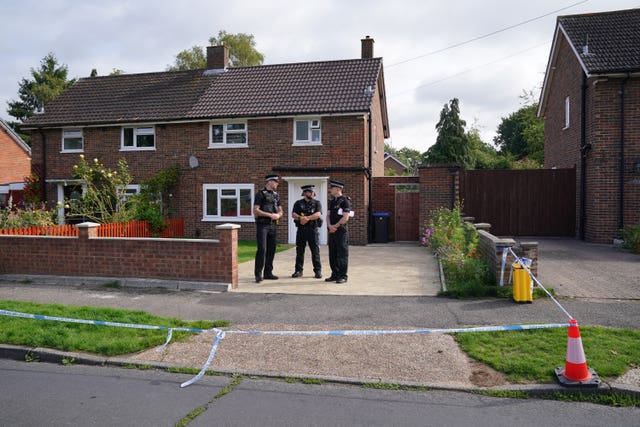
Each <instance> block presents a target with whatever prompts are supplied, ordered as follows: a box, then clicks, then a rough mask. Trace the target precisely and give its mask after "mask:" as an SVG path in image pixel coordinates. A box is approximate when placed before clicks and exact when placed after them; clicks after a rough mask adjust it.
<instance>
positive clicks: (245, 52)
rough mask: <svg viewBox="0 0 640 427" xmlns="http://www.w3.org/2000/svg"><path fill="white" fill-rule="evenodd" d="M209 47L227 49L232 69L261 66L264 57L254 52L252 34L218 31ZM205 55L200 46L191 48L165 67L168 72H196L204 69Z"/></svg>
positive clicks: (205, 63) (180, 53)
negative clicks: (222, 46) (223, 47)
mask: <svg viewBox="0 0 640 427" xmlns="http://www.w3.org/2000/svg"><path fill="white" fill-rule="evenodd" d="M209 43H210V44H211V46H221V45H224V46H226V47H227V48H228V49H229V65H230V66H232V67H252V66H256V65H262V63H263V61H264V55H263V54H261V53H260V52H258V51H257V50H256V42H255V40H254V39H253V35H252V34H246V33H237V34H232V33H227V32H226V31H224V30H222V31H218V35H217V36H211V37H209ZM206 65H207V55H206V52H205V49H204V48H203V47H201V46H197V45H196V46H193V47H191V48H190V49H185V50H183V51H180V52H179V53H178V54H177V55H176V59H175V62H174V64H173V65H170V66H168V67H167V70H168V71H182V70H197V69H202V68H206Z"/></svg>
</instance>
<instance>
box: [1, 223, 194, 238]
mask: <svg viewBox="0 0 640 427" xmlns="http://www.w3.org/2000/svg"><path fill="white" fill-rule="evenodd" d="M96 230H97V235H98V237H152V236H151V231H150V227H149V223H148V222H147V221H130V222H128V223H111V224H102V225H100V227H98V228H97V229H96ZM1 234H6V235H14V236H66V237H72V236H77V235H78V229H77V228H76V226H75V225H73V224H66V225H46V226H30V227H23V228H5V229H2V228H0V235H1ZM160 237H165V238H167V237H176V238H179V237H184V219H182V218H176V219H173V218H172V219H168V220H167V228H166V229H165V230H164V231H163V232H162V233H161V234H160Z"/></svg>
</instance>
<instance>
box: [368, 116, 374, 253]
mask: <svg viewBox="0 0 640 427" xmlns="http://www.w3.org/2000/svg"><path fill="white" fill-rule="evenodd" d="M372 117H373V115H372V114H371V108H369V115H368V120H367V121H368V122H369V126H368V127H369V173H368V174H367V175H368V176H367V180H368V185H369V200H368V203H369V206H368V209H367V210H368V212H367V214H368V215H367V219H368V224H369V227H367V229H368V233H367V236H368V237H367V241H368V242H369V243H371V242H372V235H373V221H371V215H372V214H373V212H372V208H371V206H372V203H373V180H372V179H371V176H372V175H373V158H372V157H373V141H372V140H371V137H372V135H373V132H372V124H371V118H372Z"/></svg>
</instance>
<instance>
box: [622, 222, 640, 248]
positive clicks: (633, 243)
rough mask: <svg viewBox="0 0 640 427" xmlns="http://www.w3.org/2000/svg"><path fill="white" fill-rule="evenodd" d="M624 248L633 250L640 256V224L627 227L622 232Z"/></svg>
mask: <svg viewBox="0 0 640 427" xmlns="http://www.w3.org/2000/svg"><path fill="white" fill-rule="evenodd" d="M622 238H623V239H624V243H623V244H622V247H623V248H626V249H631V250H632V251H633V252H635V253H637V254H640V224H638V225H627V226H626V227H624V229H623V230H622Z"/></svg>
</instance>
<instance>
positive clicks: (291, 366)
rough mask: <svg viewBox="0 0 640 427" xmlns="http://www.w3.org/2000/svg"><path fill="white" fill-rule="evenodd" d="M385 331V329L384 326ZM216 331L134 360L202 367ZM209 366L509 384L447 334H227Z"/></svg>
mask: <svg viewBox="0 0 640 427" xmlns="http://www.w3.org/2000/svg"><path fill="white" fill-rule="evenodd" d="M233 329H235V330H330V329H340V326H337V327H336V325H332V326H327V325H313V326H310V325H273V324H270V325H236V326H234V327H233ZM381 329H383V328H381ZM213 339H214V336H213V334H199V335H195V336H193V337H191V338H190V339H189V340H188V341H186V342H174V343H172V344H170V345H169V346H167V348H166V349H165V350H164V351H163V352H160V353H159V352H157V351H156V350H155V349H151V350H147V351H144V352H141V353H138V354H135V355H132V356H130V357H131V358H133V359H135V360H138V361H148V362H164V363H170V364H174V365H177V366H187V367H194V368H201V367H202V366H203V365H204V363H205V362H206V360H207V358H208V356H209V352H210V350H211V346H212V344H213ZM210 369H213V370H223V371H233V372H240V373H254V374H257V373H261V374H265V375H277V376H291V377H332V378H335V377H338V378H343V379H355V380H361V381H366V382H384V383H398V382H402V383H416V384H423V385H430V386H439V387H452V388H475V387H492V386H497V385H504V384H507V381H506V380H505V378H504V376H503V375H502V374H500V373H498V372H496V371H494V370H492V369H491V368H489V367H487V366H485V365H483V364H480V363H477V362H475V361H473V360H471V359H470V358H469V357H468V356H467V355H466V354H465V353H463V352H462V351H461V350H460V348H459V347H458V344H457V343H456V342H455V341H454V339H453V337H451V336H450V335H445V334H419V335H378V336H376V335H370V336H284V335H282V336H279V335H275V336H274V335H269V336H266V335H241V334H227V335H226V337H225V338H224V340H222V341H221V343H220V345H219V347H218V350H217V352H216V356H215V359H214V362H213V364H212V366H211V367H210Z"/></svg>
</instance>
